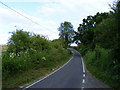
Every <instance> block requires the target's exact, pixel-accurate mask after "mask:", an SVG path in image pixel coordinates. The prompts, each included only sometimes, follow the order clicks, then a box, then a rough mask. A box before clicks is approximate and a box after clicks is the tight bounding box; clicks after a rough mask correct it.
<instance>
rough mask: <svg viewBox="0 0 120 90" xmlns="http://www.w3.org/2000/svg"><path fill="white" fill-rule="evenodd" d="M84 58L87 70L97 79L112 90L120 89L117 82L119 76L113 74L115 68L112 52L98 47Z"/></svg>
mask: <svg viewBox="0 0 120 90" xmlns="http://www.w3.org/2000/svg"><path fill="white" fill-rule="evenodd" d="M83 58H84V61H85V64H86V67H87V70H89V71H90V72H91V73H92V74H93V75H94V76H95V77H96V78H98V79H100V80H102V81H103V82H104V83H106V84H108V85H109V86H110V87H112V88H116V89H118V88H119V83H118V82H116V80H117V79H118V77H119V76H118V75H115V74H114V73H113V70H114V68H115V67H113V66H112V63H110V62H111V61H112V59H111V50H109V49H104V48H101V47H99V46H97V47H96V48H95V50H94V51H89V52H87V53H86V54H85V56H84V57H83ZM113 63H114V61H113Z"/></svg>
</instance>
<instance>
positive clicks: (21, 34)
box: [7, 30, 30, 55]
mask: <svg viewBox="0 0 120 90" xmlns="http://www.w3.org/2000/svg"><path fill="white" fill-rule="evenodd" d="M7 44H8V45H9V47H8V52H10V53H13V52H14V53H15V54H16V55H18V54H19V52H21V51H25V50H27V49H29V48H30V33H29V32H26V31H23V30H16V32H12V36H11V38H10V39H9V41H8V43H7Z"/></svg>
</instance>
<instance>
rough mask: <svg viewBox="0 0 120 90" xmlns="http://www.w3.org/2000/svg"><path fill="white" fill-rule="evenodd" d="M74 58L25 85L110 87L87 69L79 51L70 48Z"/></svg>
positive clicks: (38, 86) (29, 86) (27, 87)
mask: <svg viewBox="0 0 120 90" xmlns="http://www.w3.org/2000/svg"><path fill="white" fill-rule="evenodd" d="M69 50H71V52H72V53H73V56H72V58H71V59H70V60H69V61H68V62H67V63H66V64H65V65H63V66H62V67H61V68H59V69H57V70H56V71H54V72H53V73H51V74H49V75H48V76H46V77H44V78H42V79H40V80H38V81H36V82H33V83H32V84H30V85H28V86H26V87H24V89H30V88H82V89H84V88H109V87H108V86H107V85H105V84H104V83H102V82H101V81H99V80H97V79H96V78H95V77H94V76H92V75H91V74H90V73H89V72H87V70H86V69H85V66H84V62H83V59H82V57H81V55H80V54H79V52H77V51H76V50H74V49H71V48H69Z"/></svg>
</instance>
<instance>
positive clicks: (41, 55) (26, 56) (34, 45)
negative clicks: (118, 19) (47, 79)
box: [2, 30, 71, 88]
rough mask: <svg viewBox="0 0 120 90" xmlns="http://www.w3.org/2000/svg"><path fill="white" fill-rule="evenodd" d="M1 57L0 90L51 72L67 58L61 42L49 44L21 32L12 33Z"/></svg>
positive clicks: (47, 41) (45, 40) (43, 39)
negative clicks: (0, 82) (0, 81)
mask: <svg viewBox="0 0 120 90" xmlns="http://www.w3.org/2000/svg"><path fill="white" fill-rule="evenodd" d="M2 54H3V55H2V75H3V77H2V87H3V88H19V87H21V86H23V85H25V84H26V83H29V82H31V81H34V80H36V79H38V78H40V77H42V76H45V75H47V74H48V73H50V72H52V71H54V70H55V69H57V68H58V67H60V66H62V65H63V64H64V63H65V62H67V61H68V60H69V59H70V57H71V56H70V51H68V50H66V49H65V48H64V44H63V41H62V40H59V39H57V40H54V41H49V40H47V39H46V38H45V37H44V36H40V35H36V34H34V35H30V33H29V32H25V31H23V30H20V31H19V30H18V31H16V32H14V33H13V35H12V36H11V38H10V40H9V42H8V45H7V50H5V51H3V52H2Z"/></svg>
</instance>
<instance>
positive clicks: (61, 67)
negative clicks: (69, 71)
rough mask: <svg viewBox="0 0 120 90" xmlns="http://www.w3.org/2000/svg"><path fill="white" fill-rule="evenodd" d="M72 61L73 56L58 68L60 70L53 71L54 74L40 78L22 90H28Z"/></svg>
mask: <svg viewBox="0 0 120 90" xmlns="http://www.w3.org/2000/svg"><path fill="white" fill-rule="evenodd" d="M72 59H73V56H72V58H71V59H70V60H69V61H68V62H67V63H65V64H64V65H63V66H62V67H60V68H58V69H57V70H55V71H54V72H52V73H50V74H48V75H47V76H45V77H44V78H42V79H40V80H38V81H36V82H34V83H32V84H30V85H28V86H27V87H25V88H24V89H23V90H25V89H26V88H29V87H31V86H33V85H34V84H36V83H38V82H40V81H42V80H44V79H45V78H47V77H49V76H50V75H52V74H54V73H55V72H57V71H58V70H60V69H61V68H63V67H64V66H65V65H67V64H68V63H69V62H70V61H71V60H72Z"/></svg>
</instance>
